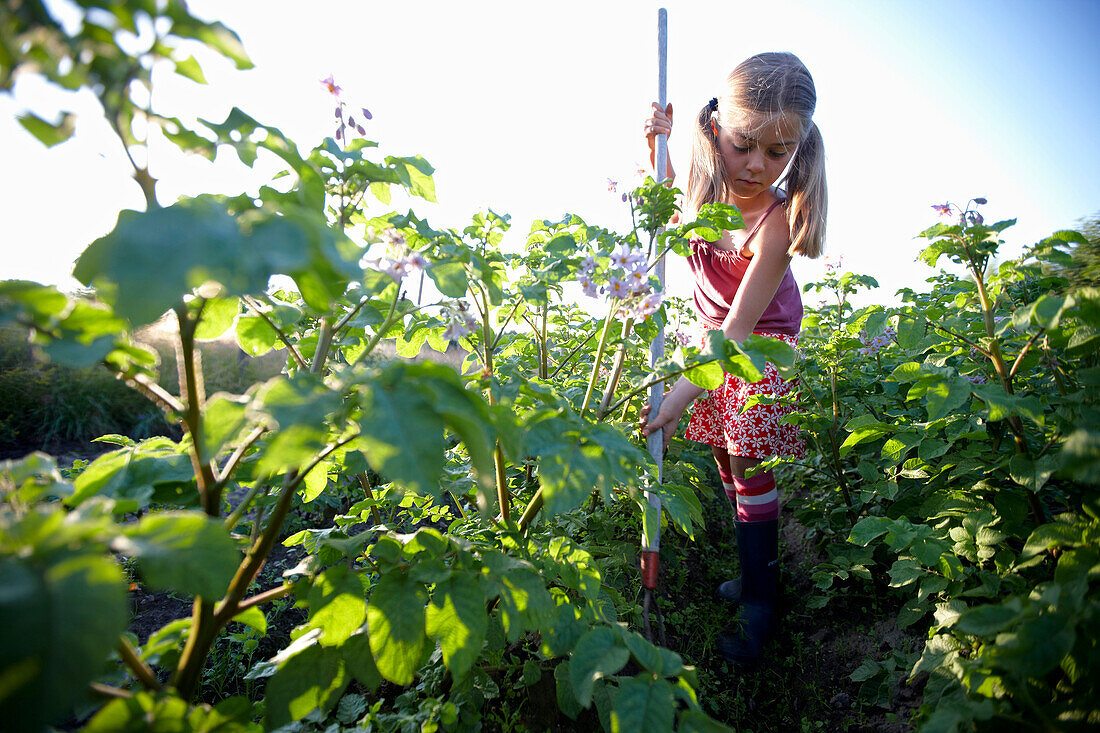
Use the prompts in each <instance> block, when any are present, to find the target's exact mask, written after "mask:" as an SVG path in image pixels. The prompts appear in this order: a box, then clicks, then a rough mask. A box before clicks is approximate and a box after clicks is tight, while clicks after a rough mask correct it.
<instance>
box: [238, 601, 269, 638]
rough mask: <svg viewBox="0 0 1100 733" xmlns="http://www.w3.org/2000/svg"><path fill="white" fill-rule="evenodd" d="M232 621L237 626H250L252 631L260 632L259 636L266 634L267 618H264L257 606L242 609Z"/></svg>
mask: <svg viewBox="0 0 1100 733" xmlns="http://www.w3.org/2000/svg"><path fill="white" fill-rule="evenodd" d="M233 620H234V621H236V622H237V623H239V624H244V625H245V626H251V627H252V628H253V629H255V630H256V631H258V632H260V636H265V635H266V634H267V616H264V612H263V611H261V610H260V609H259V607H258V606H252V607H250V608H246V609H244V610H243V611H241V612H240V613H238V614H237V615H236V616H234V617H233Z"/></svg>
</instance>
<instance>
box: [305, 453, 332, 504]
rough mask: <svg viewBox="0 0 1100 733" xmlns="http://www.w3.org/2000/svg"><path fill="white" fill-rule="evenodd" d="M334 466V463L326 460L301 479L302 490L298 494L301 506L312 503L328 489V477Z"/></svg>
mask: <svg viewBox="0 0 1100 733" xmlns="http://www.w3.org/2000/svg"><path fill="white" fill-rule="evenodd" d="M334 466H335V461H333V460H331V459H326V460H323V461H320V462H319V463H318V464H317V465H316V466H314V467H313V468H311V469H310V470H309V473H307V474H306V475H305V478H303V479H302V487H303V488H302V490H301V492H300V493H301V496H302V503H303V504H308V503H309V502H311V501H313V500H314V499H316V498H317V497H318V496H320V495H321V494H322V493H323V492H324V490H325V489H327V488H328V475H329V472H330V471H332V469H333V467H334Z"/></svg>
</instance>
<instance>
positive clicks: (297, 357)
mask: <svg viewBox="0 0 1100 733" xmlns="http://www.w3.org/2000/svg"><path fill="white" fill-rule="evenodd" d="M241 300H243V301H244V302H245V305H247V306H248V307H249V308H251V309H252V310H253V312H254V313H255V314H256V315H258V316H259V317H260V318H261V319H263V322H264V323H266V324H267V325H268V326H269V327H270V328H271V330H272V331H274V332H275V336H276V337H277V338H278V339H279V340H280V341H282V342H283V346H285V347H286V348H287V351H289V352H290V355H291V356H292V357H294V362H295V363H296V364H297V365H298V368H299V369H301V370H302V371H308V370H309V364H307V363H306V360H305V358H304V357H303V356H302V354H301V352H299V351H298V348H297V347H296V346H295V345H294V342H293V341H291V340H290V338H289V337H288V336H287V335H286V334H285V333H283V330H282V329H281V328H279V327H278V326H277V325H275V321H273V320H271V318H270V316H268V315H267V314H266V313H264V312H263V311H262V310H261V309H260V304H259V303H258V302H257V301H256V300H255V299H254V298H250V297H249V296H247V295H245V296H243V297H242V298H241Z"/></svg>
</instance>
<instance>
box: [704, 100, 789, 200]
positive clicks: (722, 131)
mask: <svg viewBox="0 0 1100 733" xmlns="http://www.w3.org/2000/svg"><path fill="white" fill-rule="evenodd" d="M800 137H801V126H800V125H799V124H798V119H797V118H796V117H793V116H791V115H786V114H784V115H779V116H778V117H775V118H771V119H769V118H768V117H766V116H764V115H761V114H758V113H748V114H745V115H743V116H742V117H741V118H739V119H735V120H733V124H729V125H726V126H724V127H719V128H718V148H719V150H720V151H721V153H722V161H723V162H724V163H725V165H726V180H728V181H729V182H730V185H731V187H732V189H733V196H734V198H735V199H739V200H742V201H745V200H748V199H752V198H755V197H756V196H757V195H758V194H760V193H762V192H764V191H767V190H768V189H770V188H771V186H772V185H773V184H774V183H775V182H776V181H777V180H779V176H780V175H782V173H783V171H784V169H785V168H786V167H787V163H789V162H790V160H791V156H792V155H794V151H795V148H796V147H797V146H798V141H799V139H800Z"/></svg>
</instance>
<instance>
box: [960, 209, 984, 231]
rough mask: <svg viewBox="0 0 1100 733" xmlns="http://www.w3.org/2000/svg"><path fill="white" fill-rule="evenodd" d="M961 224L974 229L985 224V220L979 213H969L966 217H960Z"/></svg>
mask: <svg viewBox="0 0 1100 733" xmlns="http://www.w3.org/2000/svg"><path fill="white" fill-rule="evenodd" d="M959 223H960V224H963V225H964V226H972V227H974V226H980V225H982V224H984V223H985V219H984V218H983V217H982V215H981V214H979V213H978V212H977V211H968V212H966V214H965V215H964V216H961V217H959Z"/></svg>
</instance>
